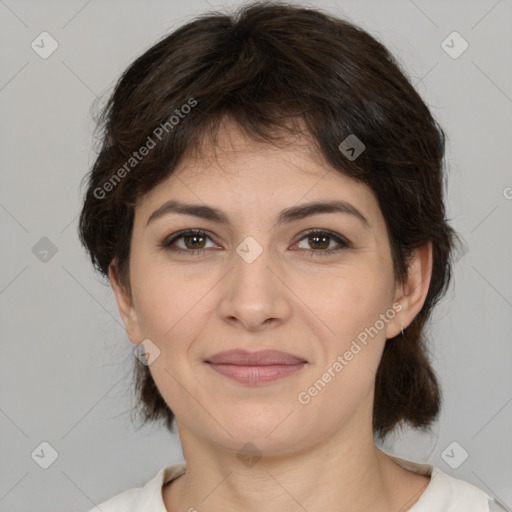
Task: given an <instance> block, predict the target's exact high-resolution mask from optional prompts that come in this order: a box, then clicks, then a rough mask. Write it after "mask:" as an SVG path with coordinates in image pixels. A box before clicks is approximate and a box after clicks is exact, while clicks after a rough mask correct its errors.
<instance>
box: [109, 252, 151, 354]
mask: <svg viewBox="0 0 512 512" xmlns="http://www.w3.org/2000/svg"><path fill="white" fill-rule="evenodd" d="M108 278H109V280H110V285H111V286H112V290H113V291H114V295H115V298H116V302H117V308H118V310H119V314H120V315H121V318H122V320H123V323H124V327H125V329H126V334H127V335H128V338H129V339H130V341H131V342H132V343H133V344H135V345H138V344H140V343H141V342H142V340H143V337H142V336H141V332H140V325H139V320H138V317H137V312H136V311H135V307H134V304H133V298H132V294H131V291H130V290H126V288H125V287H124V286H123V285H122V283H121V282H120V280H119V274H118V271H117V262H116V261H115V260H113V261H112V262H111V263H110V265H109V267H108Z"/></svg>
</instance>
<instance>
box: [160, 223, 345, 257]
mask: <svg viewBox="0 0 512 512" xmlns="http://www.w3.org/2000/svg"><path fill="white" fill-rule="evenodd" d="M207 240H210V241H211V237H210V236H209V235H208V234H207V233H206V232H205V231H202V230H200V229H188V230H185V231H180V232H178V233H175V234H173V235H171V236H170V237H167V238H166V239H165V240H163V241H162V242H161V243H160V246H161V247H163V248H164V249H166V250H168V251H172V252H177V253H186V254H188V255H200V253H201V252H204V250H205V249H208V248H209V247H206V243H207ZM303 240H305V241H306V243H307V244H308V245H309V246H310V247H312V249H310V248H307V247H306V248H303V247H301V248H300V249H301V250H306V251H308V252H310V254H311V256H312V257H317V256H329V255H331V254H334V253H337V252H340V251H342V250H343V249H347V248H351V247H353V246H352V244H351V243H350V242H349V241H348V240H346V239H345V238H343V237H341V236H340V235H337V234H336V233H333V232H331V231H326V230H318V229H317V230H314V229H313V230H310V231H309V232H307V233H306V234H305V235H303V237H302V238H301V239H300V240H299V242H298V244H300V243H302V242H303ZM332 242H335V243H336V244H337V246H335V247H334V248H331V249H329V247H330V246H331V243H332ZM296 245H297V244H296ZM214 247H215V248H216V246H215V245H214ZM210 248H211V247H210ZM327 249H328V250H327ZM294 250H295V249H294Z"/></svg>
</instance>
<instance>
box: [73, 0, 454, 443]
mask: <svg viewBox="0 0 512 512" xmlns="http://www.w3.org/2000/svg"><path fill="white" fill-rule="evenodd" d="M101 126H102V128H103V144H102V147H101V150H100V153H99V155H98V158H97V160H96V162H95V164H94V166H93V168H92V170H91V172H90V174H89V182H88V189H87V192H86V197H85V202H84V207H83V210H82V213H81V218H80V228H79V229H80V238H81V241H82V243H83V244H84V245H85V246H86V248H87V249H88V251H89V253H90V256H91V259H92V262H93V264H94V265H95V267H96V268H97V269H98V270H99V271H100V272H101V273H102V274H103V275H104V276H109V277H110V280H111V283H112V286H113V288H114V291H115V293H116V298H117V300H118V304H119V308H120V311H121V314H122V317H123V320H124V322H125V325H126V328H127V333H128V335H129V337H130V340H131V341H132V342H133V343H140V342H142V341H143V340H144V339H149V340H151V342H152V343H154V344H155V345H156V346H157V347H158V349H159V350H160V356H159V357H158V358H157V359H156V360H155V361H154V362H153V363H152V364H151V365H150V366H146V365H144V364H142V363H141V362H139V361H138V360H137V359H135V365H136V366H135V371H136V386H137V393H138V398H139V405H140V410H141V412H142V414H143V418H144V419H164V420H166V422H167V425H168V427H169V428H171V426H172V420H173V417H174V413H176V417H177V418H178V420H180V421H181V422H183V424H185V425H187V426H188V427H189V428H190V429H191V430H194V429H195V430H196V433H198V434H199V433H200V432H202V433H205V432H206V435H209V436H211V437H214V438H215V437H216V436H217V440H218V441H219V442H220V443H222V442H226V443H227V440H226V439H227V438H229V436H230V435H231V436H232V435H234V434H233V432H232V430H231V429H230V427H232V429H233V430H235V431H236V432H237V435H240V436H241V439H252V438H254V437H258V436H259V435H260V434H262V435H263V434H267V432H268V431H269V430H271V427H272V426H274V427H277V424H278V423H279V422H280V421H281V420H282V419H284V416H285V414H283V413H288V412H290V411H292V410H293V411H295V412H294V413H293V414H291V415H290V418H289V419H287V420H286V424H285V425H283V426H282V427H280V428H279V429H277V430H276V432H275V434H274V435H273V436H272V438H273V441H272V442H274V443H275V444H274V448H275V447H277V446H278V445H279V446H283V442H284V440H287V442H288V443H289V446H291V445H293V444H295V443H296V444H297V445H304V442H305V441H306V439H309V440H310V442H313V441H312V439H313V438H312V436H322V435H325V436H327V435H332V432H334V431H335V430H336V429H337V428H338V429H339V428H340V426H341V425H346V426H347V429H348V430H347V432H349V431H357V429H360V428H361V425H363V424H364V423H365V422H366V420H368V418H371V421H370V422H367V423H370V424H369V428H373V432H374V433H376V434H377V435H379V436H381V437H382V436H384V435H385V434H386V433H388V432H389V431H390V430H391V429H392V428H393V427H395V426H396V425H398V424H399V423H400V422H402V421H405V422H409V423H410V424H411V425H413V426H416V427H422V426H427V425H428V424H429V423H430V422H431V421H432V420H433V419H434V418H435V417H436V415H437V413H438V410H439V405H440V393H439V389H438V384H437V380H436V377H435V374H434V372H433V371H432V368H431V366H430V363H429V360H428V355H427V353H426V347H425V337H424V327H425V323H426V321H427V320H428V318H429V316H430V314H431V311H432V308H433V306H434V305H435V303H436V302H437V301H438V300H439V298H440V297H441V296H442V295H443V293H444V292H445V290H446V287H447V286H448V284H449V281H450V276H451V260H450V257H451V253H452V249H453V244H454V241H455V239H456V235H455V233H454V231H453V230H452V229H451V227H450V226H449V225H448V224H447V222H446V219H445V208H444V204H443V185H444V182H443V173H442V163H443V154H444V134H443V131H442V129H441V128H440V127H439V126H438V124H437V123H436V121H435V120H434V119H433V117H432V116H431V114H430V112H429V109H428V108H427V106H426V105H425V104H424V102H423V101H422V100H421V98H420V97H419V95H418V94H417V93H416V92H415V90H414V89H413V87H412V86H411V85H410V83H409V81H408V80H407V78H406V76H405V75H404V72H403V71H402V70H401V69H400V67H399V65H398V63H397V62H396V61H395V60H394V59H393V57H392V56H391V55H390V54H389V53H388V51H387V50H386V49H385V48H384V46H382V45H381V44H380V43H379V42H378V41H376V40H375V39H374V38H372V37H371V36H370V35H368V34H367V33H366V32H364V31H362V30H361V29H359V28H357V27H355V26H353V25H351V24H350V23H348V22H346V21H343V20H340V19H337V18H334V17H331V16H329V15H327V14H324V13H321V12H319V11H317V10H310V9H306V8H301V7H294V6H288V5H284V4H265V3H257V4H254V5H250V6H246V7H244V8H242V9H240V11H239V12H237V13H235V14H234V15H232V16H228V15H225V14H216V13H215V14H207V15H204V16H202V17H200V18H198V19H196V20H195V21H192V22H190V23H188V24H186V25H185V26H183V27H181V28H179V29H178V30H176V31H175V32H173V33H172V34H171V35H169V36H168V37H166V38H164V39H163V40H162V41H160V42H159V43H158V44H156V45H155V46H153V47H152V48H150V49H149V50H148V51H147V52H146V53H144V55H142V56H141V57H140V58H138V59H137V60H136V61H135V62H134V63H133V64H132V65H131V66H130V67H129V68H128V69H127V70H126V72H125V73H124V74H123V76H122V77H121V79H120V80H119V82H118V84H117V86H116V88H115V91H114V93H113V95H112V97H111V98H110V100H109V102H108V104H107V106H106V107H105V109H104V111H103V115H102V118H101ZM347 138H348V139H347ZM354 141H355V142H354ZM354 144H355V145H354ZM351 148H354V149H353V150H352V149H351ZM168 201H174V202H175V203H174V206H176V205H177V203H186V204H195V205H197V206H200V207H201V208H195V213H196V214H202V215H203V217H199V216H198V215H195V216H190V215H184V214H183V213H181V214H179V213H176V212H174V213H172V212H171V213H170V208H167V214H165V215H156V214H155V215H152V214H153V213H154V212H155V211H157V210H158V209H160V208H161V207H162V205H164V204H165V203H167V202H168ZM336 201H338V202H340V201H343V202H345V203H348V204H349V206H348V207H347V205H346V204H345V206H344V207H345V210H351V211H345V212H344V213H340V212H337V213H332V212H331V213H328V212H327V211H325V210H326V209H325V208H323V212H322V213H319V212H318V208H317V213H316V214H314V216H313V215H311V216H305V211H304V209H303V211H302V213H301V212H300V211H298V212H297V211H296V212H295V213H296V215H295V216H292V215H291V212H290V209H297V208H303V207H305V206H307V205H310V203H322V204H324V206H325V204H326V203H334V202H336ZM167 206H169V205H167ZM205 207H213V208H215V209H216V210H220V211H221V213H223V214H224V215H225V217H227V219H224V221H229V222H220V219H218V218H215V216H214V213H215V212H212V210H211V209H209V210H207V209H206V208H205ZM354 210H357V211H358V212H359V213H361V214H362V217H364V219H365V220H364V219H362V218H360V217H359V216H358V215H357V214H354ZM286 211H287V212H288V215H283V212H284V213H286ZM310 213H311V212H310ZM280 216H281V217H282V218H281V220H282V221H283V222H278V220H279V217H280ZM150 217H153V218H152V219H151V220H150ZM187 229H196V230H199V231H202V232H203V233H202V234H201V233H199V234H196V235H193V234H192V235H190V234H189V235H185V237H181V238H176V237H171V236H170V235H176V234H177V233H178V232H183V231H186V230H187ZM326 231H327V232H329V233H327V235H326V233H325V232H326ZM319 232H321V233H319ZM205 235H206V236H205ZM329 236H330V238H329ZM171 239H172V240H171ZM340 241H341V243H340ZM169 242H171V243H172V245H171V246H168V247H164V246H163V245H166V243H167V244H168V243H169ZM198 242H199V243H198ZM162 244H163V245H162ZM345 244H346V245H345ZM194 247H196V248H198V249H196V252H195V253H194V254H192V255H191V254H190V253H186V252H183V251H187V250H188V251H192V250H193V249H194ZM172 248H174V249H182V252H177V251H176V250H174V251H173V250H172ZM335 248H341V249H340V250H339V251H336V252H332V253H330V254H323V255H320V254H313V253H322V252H323V253H325V252H326V251H331V250H334V249H335ZM248 254H250V257H247V255H248ZM402 327H403V328H404V333H403V334H402V332H401V328H402ZM364 333H366V338H365V334H364ZM387 339H389V341H386V340H387ZM354 342H355V345H354ZM356 347H359V350H358V349H357V348H356ZM233 348H243V349H246V350H249V351H253V350H259V349H263V348H271V349H277V350H282V351H285V352H291V353H293V354H296V355H298V356H300V357H301V358H303V359H305V360H306V361H307V362H308V364H307V365H306V366H305V367H304V368H302V369H301V370H300V371H298V372H296V373H295V374H293V375H291V376H289V377H286V378H284V379H280V380H278V381H275V382H273V383H271V384H270V383H267V384H265V385H262V386H249V387H247V386H243V385H241V384H239V383H234V382H233V381H231V380H229V379H226V378H225V377H223V376H220V375H219V374H217V373H215V372H213V370H211V368H210V367H209V366H208V365H207V364H206V363H205V360H207V359H208V358H209V357H211V356H212V355H213V354H214V353H216V352H220V351H224V350H229V349H233ZM347 351H349V352H351V353H352V354H353V355H352V356H350V355H349V354H347ZM344 354H347V356H348V357H347V358H344V357H343V356H344ZM338 356H341V357H342V360H343V362H341V360H340V359H337V358H338ZM336 362H338V364H336ZM326 373H327V374H328V375H327V376H326ZM329 375H330V377H329ZM318 381H321V382H318ZM315 382H316V383H317V384H316V387H315ZM311 388H315V389H316V390H317V391H316V392H315V391H314V390H313V389H311ZM199 404H201V405H199ZM251 411H252V414H251V417H249V416H248V413H249V412H251ZM255 418H257V420H256V421H255ZM285 427H286V428H285ZM351 429H352V430H351ZM227 431H229V432H230V434H229V435H228V434H227ZM313 432H314V434H313ZM223 436H227V438H223ZM266 442H267V443H270V441H269V440H267V441H266ZM290 443H291V444H290ZM283 449H284V448H283Z"/></svg>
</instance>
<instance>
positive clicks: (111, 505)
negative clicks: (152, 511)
mask: <svg viewBox="0 0 512 512" xmlns="http://www.w3.org/2000/svg"><path fill="white" fill-rule="evenodd" d="M141 489H142V487H136V488H133V489H128V490H126V491H124V492H122V493H121V494H118V495H117V496H113V497H112V498H110V499H108V500H107V501H104V502H103V503H101V504H99V505H97V506H96V507H94V508H92V509H91V510H89V511H88V512H121V511H122V512H128V511H129V510H132V509H131V508H130V507H132V506H133V504H134V502H135V501H136V499H137V497H138V496H139V494H140V490H141Z"/></svg>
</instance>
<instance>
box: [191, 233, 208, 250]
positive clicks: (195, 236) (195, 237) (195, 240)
mask: <svg viewBox="0 0 512 512" xmlns="http://www.w3.org/2000/svg"><path fill="white" fill-rule="evenodd" d="M201 238H204V237H203V236H202V235H189V236H188V237H187V241H188V242H190V240H194V242H192V243H187V247H188V248H189V249H195V248H197V247H198V246H197V245H194V244H195V242H197V240H198V239H199V240H200V239H201Z"/></svg>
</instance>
